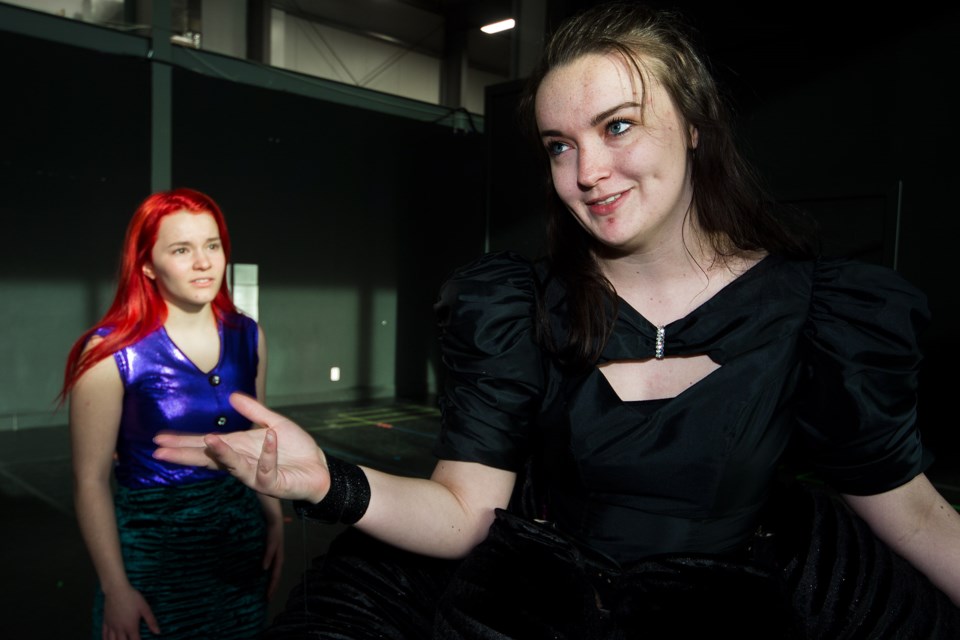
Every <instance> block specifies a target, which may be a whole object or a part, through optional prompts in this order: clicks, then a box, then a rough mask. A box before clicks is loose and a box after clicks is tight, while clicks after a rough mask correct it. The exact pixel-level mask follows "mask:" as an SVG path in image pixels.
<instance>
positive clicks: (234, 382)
mask: <svg viewBox="0 0 960 640" xmlns="http://www.w3.org/2000/svg"><path fill="white" fill-rule="evenodd" d="M217 328H218V332H219V334H220V359H219V361H218V362H217V365H216V366H215V367H214V368H213V369H211V370H210V371H207V372H204V371H201V370H200V369H199V368H197V366H196V365H195V364H194V363H193V362H192V361H191V360H190V359H189V358H188V357H187V356H186V355H185V354H184V353H183V352H181V351H180V349H179V348H178V347H177V345H176V344H174V342H173V340H171V339H170V336H168V335H167V332H166V330H165V329H164V328H163V327H160V328H159V329H157V330H156V331H154V332H153V333H151V334H150V335H148V336H147V337H145V338H144V339H142V340H140V341H139V342H137V343H135V344H133V345H130V346H129V347H126V348H125V349H121V350H119V351H117V352H116V353H114V354H113V357H114V359H115V360H116V362H117V367H118V368H119V370H120V378H121V380H122V381H123V386H124V394H123V415H122V416H121V419H120V429H119V432H118V435H117V449H116V452H117V457H116V462H115V466H114V474H115V476H116V479H117V482H118V483H119V484H121V485H122V486H125V487H129V488H138V487H154V486H159V485H176V484H187V483H192V482H199V481H201V480H208V479H211V478H216V477H222V476H224V475H226V472H224V471H219V470H210V469H203V468H199V467H187V466H181V465H178V464H172V463H169V462H162V461H160V460H156V459H154V458H153V455H152V454H153V450H154V449H155V448H156V445H154V444H153V437H154V435H156V434H157V433H158V432H160V431H179V432H186V433H209V432H212V431H218V432H222V433H226V432H230V431H240V430H243V429H248V428H250V421H249V420H247V419H246V418H244V417H243V416H241V415H240V414H239V413H237V412H236V411H235V410H234V409H233V407H231V406H230V402H229V397H230V394H231V393H233V392H234V391H241V392H244V393H246V394H249V395H252V396H255V395H256V386H255V381H256V376H257V363H258V361H259V357H258V355H257V341H258V333H257V323H256V322H255V321H254V320H252V319H251V318H248V317H246V316H242V315H235V316H230V317H228V318H227V319H226V320H225V321H224V322H221V323H218V327H217ZM109 332H110V329H109V328H105V329H101V330H100V331H98V332H97V333H98V334H100V335H105V334H107V333H109Z"/></svg>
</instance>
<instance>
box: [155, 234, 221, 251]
mask: <svg viewBox="0 0 960 640" xmlns="http://www.w3.org/2000/svg"><path fill="white" fill-rule="evenodd" d="M210 242H220V236H210V237H209V238H207V239H206V240H204V241H203V244H208V243H210ZM189 246H190V241H189V240H177V241H176V242H171V243H170V244H168V245H167V248H168V249H169V248H171V247H189Z"/></svg>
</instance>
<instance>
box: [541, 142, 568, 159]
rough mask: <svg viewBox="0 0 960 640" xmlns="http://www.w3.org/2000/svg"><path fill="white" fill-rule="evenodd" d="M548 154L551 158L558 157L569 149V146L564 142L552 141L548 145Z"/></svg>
mask: <svg viewBox="0 0 960 640" xmlns="http://www.w3.org/2000/svg"><path fill="white" fill-rule="evenodd" d="M546 147H547V153H549V154H550V155H551V156H558V155H560V154H561V153H563V152H564V151H566V150H567V149H568V148H569V145H567V144H566V143H563V142H557V141H555V140H554V141H551V142H548V143H547V144H546Z"/></svg>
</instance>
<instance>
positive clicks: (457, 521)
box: [356, 461, 516, 558]
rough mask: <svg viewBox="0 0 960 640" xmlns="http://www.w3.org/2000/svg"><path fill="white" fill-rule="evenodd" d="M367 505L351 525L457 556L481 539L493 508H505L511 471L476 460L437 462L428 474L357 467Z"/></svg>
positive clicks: (412, 547)
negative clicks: (365, 487) (365, 489)
mask: <svg viewBox="0 0 960 640" xmlns="http://www.w3.org/2000/svg"><path fill="white" fill-rule="evenodd" d="M363 472H364V473H365V474H366V476H367V479H368V480H369V482H370V504H369V506H368V507H367V511H366V513H365V514H364V516H363V518H361V519H360V521H359V522H357V524H356V526H357V528H359V529H361V530H363V531H364V532H366V533H369V534H370V535H372V536H374V537H376V538H379V539H380V540H383V541H385V542H388V543H390V544H392V545H394V546H397V547H400V548H402V549H406V550H408V551H413V552H415V553H421V554H424V555H429V556H433V557H440V558H459V557H463V556H464V555H466V554H467V553H469V552H470V550H471V549H473V547H475V546H476V545H477V544H478V543H479V542H480V541H482V540H483V539H484V538H485V537H486V535H487V531H488V530H489V528H490V524H491V523H492V522H493V518H494V509H496V508H498V507H501V508H504V507H506V506H507V503H508V501H509V498H510V494H511V492H512V490H513V485H514V482H515V481H516V475H515V474H513V473H511V472H507V471H502V470H498V469H492V468H490V467H485V466H483V465H479V464H472V463H458V462H448V461H441V462H440V463H439V464H438V465H437V468H436V470H435V471H434V473H433V475H432V477H431V478H430V479H429V480H427V479H423V478H407V477H400V476H394V475H390V474H386V473H383V472H380V471H376V470H374V469H368V468H363Z"/></svg>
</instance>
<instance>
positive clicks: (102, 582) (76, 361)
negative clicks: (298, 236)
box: [61, 188, 283, 639]
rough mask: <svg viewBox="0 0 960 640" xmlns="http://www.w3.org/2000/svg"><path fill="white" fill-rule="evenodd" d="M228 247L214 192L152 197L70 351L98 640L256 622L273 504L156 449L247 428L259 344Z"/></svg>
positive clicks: (269, 557) (275, 537)
mask: <svg viewBox="0 0 960 640" xmlns="http://www.w3.org/2000/svg"><path fill="white" fill-rule="evenodd" d="M229 259H230V236H229V234H228V232H227V226H226V222H225V220H224V217H223V213H222V212H221V210H220V207H219V206H217V204H216V203H215V202H214V201H213V200H212V199H211V198H210V197H209V196H207V195H205V194H203V193H200V192H198V191H194V190H192V189H183V188H181V189H173V190H170V191H164V192H159V193H154V194H153V195H151V196H149V197H148V198H146V199H145V200H144V201H143V203H142V204H141V205H140V207H139V208H138V209H137V211H136V212H135V213H134V215H133V218H132V220H131V221H130V224H129V226H128V228H127V233H126V238H125V240H124V244H123V254H122V257H121V265H120V273H119V281H118V286H117V291H116V295H115V297H114V300H113V303H112V304H111V306H110V308H109V309H108V311H107V313H106V314H105V315H104V316H103V318H102V319H101V320H100V321H99V322H97V323H96V324H95V325H94V326H93V327H92V328H90V329H89V330H87V331H86V332H85V333H84V334H83V335H81V336H80V338H79V339H78V340H77V342H76V343H75V344H74V346H73V348H72V349H71V351H70V354H69V356H68V358H67V366H66V372H65V378H64V385H63V390H62V394H61V397H62V398H65V399H66V398H69V404H70V437H71V443H72V450H73V467H74V485H75V487H74V500H75V505H76V511H77V519H78V521H79V525H80V530H81V533H82V535H83V538H84V541H85V542H86V545H87V549H88V551H89V553H90V557H91V560H92V561H93V565H94V568H95V569H96V572H97V576H98V578H99V588H98V589H97V595H96V600H95V605H94V620H93V635H94V637H97V638H99V637H103V638H131V639H135V638H141V637H147V636H148V631H149V632H150V633H153V634H160V633H162V634H163V636H164V637H165V638H198V637H218V638H251V637H256V636H257V635H259V633H260V631H261V630H262V629H263V627H264V626H265V624H266V622H267V617H266V612H267V607H266V603H267V600H268V597H269V595H270V594H271V593H272V591H273V590H274V589H275V587H276V585H277V581H278V578H279V576H280V569H281V566H282V563H283V530H282V527H283V521H282V515H281V510H280V503H279V501H278V500H277V499H275V498H270V497H266V496H260V495H258V494H256V493H254V492H253V491H251V490H250V489H248V488H246V487H244V486H243V485H242V484H241V483H239V482H238V481H237V480H236V479H234V478H232V477H231V476H230V474H229V473H227V472H225V471H221V470H217V469H211V470H208V469H199V468H191V467H183V466H180V465H177V464H171V463H166V462H162V461H159V460H156V459H154V458H153V457H152V455H151V454H152V451H153V448H154V445H153V442H152V438H153V436H154V435H155V434H156V433H157V432H159V431H161V430H172V431H176V432H181V433H206V432H208V431H210V430H215V431H218V432H232V431H238V430H244V429H249V428H251V422H250V421H249V420H247V419H246V418H244V417H243V416H241V415H240V414H239V413H237V412H236V411H235V410H234V409H233V408H232V407H231V406H230V404H229V402H228V398H229V396H230V394H231V393H232V392H234V391H242V392H244V393H248V394H251V395H255V396H256V397H258V398H260V399H261V400H262V399H263V398H264V391H265V381H266V380H265V378H266V364H267V348H266V341H265V338H264V334H263V330H262V329H261V328H260V327H259V326H258V324H257V323H256V322H255V321H254V320H252V319H251V318H249V317H247V316H245V315H244V314H243V313H241V312H239V311H238V310H237V308H236V307H235V306H234V304H233V302H232V301H231V299H230V293H229V290H228V288H227V283H226V279H225V273H226V265H227V262H228V261H229ZM112 480H115V483H113V482H112ZM114 484H115V489H114V488H113V485H114Z"/></svg>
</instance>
